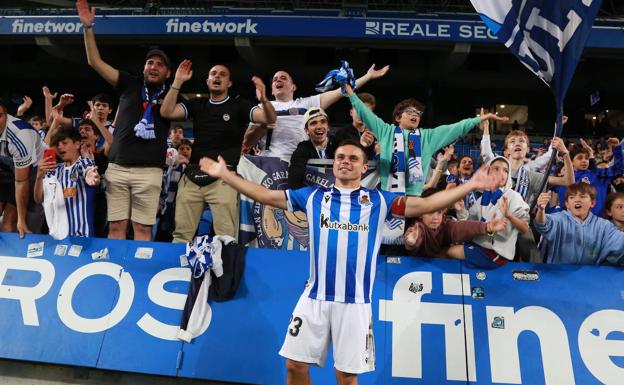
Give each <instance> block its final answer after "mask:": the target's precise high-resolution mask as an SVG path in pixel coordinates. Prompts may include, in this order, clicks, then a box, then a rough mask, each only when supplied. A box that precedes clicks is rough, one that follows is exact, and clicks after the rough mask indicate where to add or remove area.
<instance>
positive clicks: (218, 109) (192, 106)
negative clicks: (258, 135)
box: [181, 96, 257, 166]
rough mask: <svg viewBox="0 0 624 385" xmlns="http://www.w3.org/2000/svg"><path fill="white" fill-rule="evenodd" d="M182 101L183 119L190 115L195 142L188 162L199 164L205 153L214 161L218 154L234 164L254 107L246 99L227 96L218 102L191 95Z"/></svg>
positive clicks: (226, 161) (238, 155)
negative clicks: (188, 98)
mask: <svg viewBox="0 0 624 385" xmlns="http://www.w3.org/2000/svg"><path fill="white" fill-rule="evenodd" d="M181 104H182V106H183V107H184V109H185V111H186V118H193V137H194V138H195V141H194V142H193V153H192V154H191V161H190V162H191V163H193V164H196V163H199V160H200V159H201V158H202V157H204V156H207V157H209V158H212V159H215V160H216V159H217V157H218V156H219V155H221V156H222V157H223V159H225V163H227V164H228V165H232V166H236V165H237V164H238V159H239V158H240V152H241V145H242V143H243V137H244V136H245V131H246V130H247V126H248V125H249V122H250V121H251V118H252V115H253V110H255V109H256V108H257V107H256V106H255V105H254V104H253V103H252V102H250V101H248V100H246V99H242V98H231V97H229V96H228V97H226V98H225V99H224V100H220V101H218V102H213V101H211V100H210V99H209V98H193V99H190V100H186V101H183V102H182V103H181Z"/></svg>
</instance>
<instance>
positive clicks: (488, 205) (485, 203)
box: [481, 189, 504, 222]
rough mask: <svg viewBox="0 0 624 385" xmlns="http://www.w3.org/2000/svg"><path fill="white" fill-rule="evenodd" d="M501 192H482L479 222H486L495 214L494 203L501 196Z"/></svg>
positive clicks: (498, 190) (499, 190)
mask: <svg viewBox="0 0 624 385" xmlns="http://www.w3.org/2000/svg"><path fill="white" fill-rule="evenodd" d="M503 193H504V192H503V190H501V189H497V190H496V191H484V192H483V194H482V195H481V222H487V221H489V220H490V219H491V218H492V215H494V213H496V203H497V202H498V200H499V199H500V198H501V197H502V196H503Z"/></svg>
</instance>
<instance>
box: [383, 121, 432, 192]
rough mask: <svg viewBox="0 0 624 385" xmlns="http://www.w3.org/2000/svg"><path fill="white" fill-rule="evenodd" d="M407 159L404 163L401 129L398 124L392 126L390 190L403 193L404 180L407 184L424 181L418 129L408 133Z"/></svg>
mask: <svg viewBox="0 0 624 385" xmlns="http://www.w3.org/2000/svg"><path fill="white" fill-rule="evenodd" d="M407 144H408V154H407V155H408V160H407V167H406V165H405V140H404V139H403V129H402V128H401V127H399V126H395V128H394V153H393V154H392V164H391V165H390V167H391V169H390V176H391V182H390V191H394V192H402V193H405V190H406V180H407V181H408V182H409V184H414V183H417V182H424V180H425V175H424V173H423V169H422V156H421V151H422V149H421V147H420V130H419V129H416V130H414V131H412V132H410V133H409V135H408V139H407Z"/></svg>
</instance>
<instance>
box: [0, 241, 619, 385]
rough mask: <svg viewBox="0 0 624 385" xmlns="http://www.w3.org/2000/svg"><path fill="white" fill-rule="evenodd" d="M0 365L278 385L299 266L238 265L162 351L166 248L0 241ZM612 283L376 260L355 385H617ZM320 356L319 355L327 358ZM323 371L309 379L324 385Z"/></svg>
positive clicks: (614, 278)
mask: <svg viewBox="0 0 624 385" xmlns="http://www.w3.org/2000/svg"><path fill="white" fill-rule="evenodd" d="M0 250H2V251H1V252H0V315H1V317H2V318H1V321H2V322H0V357H2V358H8V359H16V360H29V361H38V362H49V363H57V364H67V365H79V366H86V367H93V368H101V369H112V370H120V371H128V372H141V373H150V374H157V375H167V376H179V377H188V378H198V379H210V380H215V381H232V382H243V383H249V384H283V383H285V369H284V360H283V359H282V358H280V357H279V356H278V354H277V352H278V351H279V348H280V346H281V344H282V342H283V338H284V336H285V333H286V330H287V328H288V324H289V318H290V315H291V311H292V310H293V308H294V306H295V304H296V302H297V299H298V297H299V295H300V293H301V292H302V290H303V283H304V281H305V279H306V278H307V275H308V268H309V259H308V255H307V253H305V252H294V251H290V252H286V251H276V250H267V249H249V251H248V253H247V263H246V270H245V273H244V276H243V281H242V283H241V286H240V287H239V290H238V292H237V294H236V296H235V297H234V298H233V299H232V300H230V301H227V302H222V303H213V302H211V303H210V316H209V317H208V321H207V325H206V331H205V332H204V333H203V334H202V335H201V336H199V337H197V338H196V339H194V340H193V342H192V343H190V344H184V343H182V342H180V341H177V340H176V339H175V335H176V332H177V330H178V325H179V323H180V319H181V312H182V308H183V307H184V301H185V297H186V292H187V290H188V280H189V277H190V272H189V269H188V267H183V266H181V264H180V258H179V256H180V255H181V254H182V253H183V252H184V245H182V244H165V243H153V242H152V243H149V242H132V241H114V240H105V239H85V238H70V239H67V240H63V241H55V240H53V239H52V238H50V237H47V236H41V235H27V237H26V239H24V240H19V239H18V238H17V236H16V235H15V234H7V233H2V234H0ZM621 275H622V270H621V269H616V268H610V267H593V266H569V265H529V264H514V263H509V264H507V265H506V266H504V267H501V268H499V269H497V270H487V271H483V270H476V269H473V268H469V267H467V266H466V265H465V264H463V263H461V262H459V261H453V260H441V259H420V258H408V257H392V258H380V259H379V264H378V267H377V278H376V283H375V289H374V291H373V302H372V305H373V321H374V322H373V323H374V326H373V328H374V334H375V348H376V355H377V368H376V370H375V371H374V372H372V373H368V374H364V375H362V376H361V377H360V383H361V384H364V385H372V384H387V385H395V384H396V385H404V384H436V385H439V384H449V385H451V384H461V383H464V384H465V383H468V382H470V383H478V384H531V385H540V384H573V383H576V384H583V385H586V384H600V383H606V384H618V383H620V382H621V379H622V378H624V310H623V305H622V301H623V294H622V287H621V284H620V282H621ZM330 356H331V354H330ZM332 365H333V362H332V361H331V360H328V362H326V364H325V368H323V369H318V368H312V369H311V374H312V380H313V383H315V384H330V383H335V376H334V371H333V367H332Z"/></svg>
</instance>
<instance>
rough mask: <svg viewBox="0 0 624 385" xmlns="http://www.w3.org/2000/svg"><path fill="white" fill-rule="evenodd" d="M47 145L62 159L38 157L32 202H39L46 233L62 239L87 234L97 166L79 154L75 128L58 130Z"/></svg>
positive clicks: (79, 139) (79, 140) (79, 141)
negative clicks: (47, 230) (42, 211)
mask: <svg viewBox="0 0 624 385" xmlns="http://www.w3.org/2000/svg"><path fill="white" fill-rule="evenodd" d="M50 144H51V146H52V147H53V148H55V149H56V155H57V156H58V157H59V158H60V159H61V160H62V161H63V162H61V163H58V164H57V163H56V159H54V157H46V156H44V157H43V158H42V159H41V161H40V162H39V168H38V170H37V181H36V182H35V191H34V197H35V201H36V202H37V203H43V205H44V208H45V211H46V221H47V222H48V227H49V228H50V234H51V235H53V236H55V238H63V235H65V236H67V235H68V236H78V237H91V236H93V234H94V230H93V225H94V219H93V216H94V212H95V186H97V185H98V184H99V183H100V174H98V172H97V167H96V165H95V163H94V162H93V161H92V160H91V159H89V158H87V157H84V156H82V155H81V153H80V149H81V144H82V137H81V135H80V132H79V131H78V130H77V129H76V128H63V129H61V130H59V131H58V132H57V133H56V134H55V135H54V136H53V137H52V139H51V142H50ZM63 211H64V212H63ZM65 218H66V221H65ZM59 227H60V228H59ZM64 227H66V228H64Z"/></svg>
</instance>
